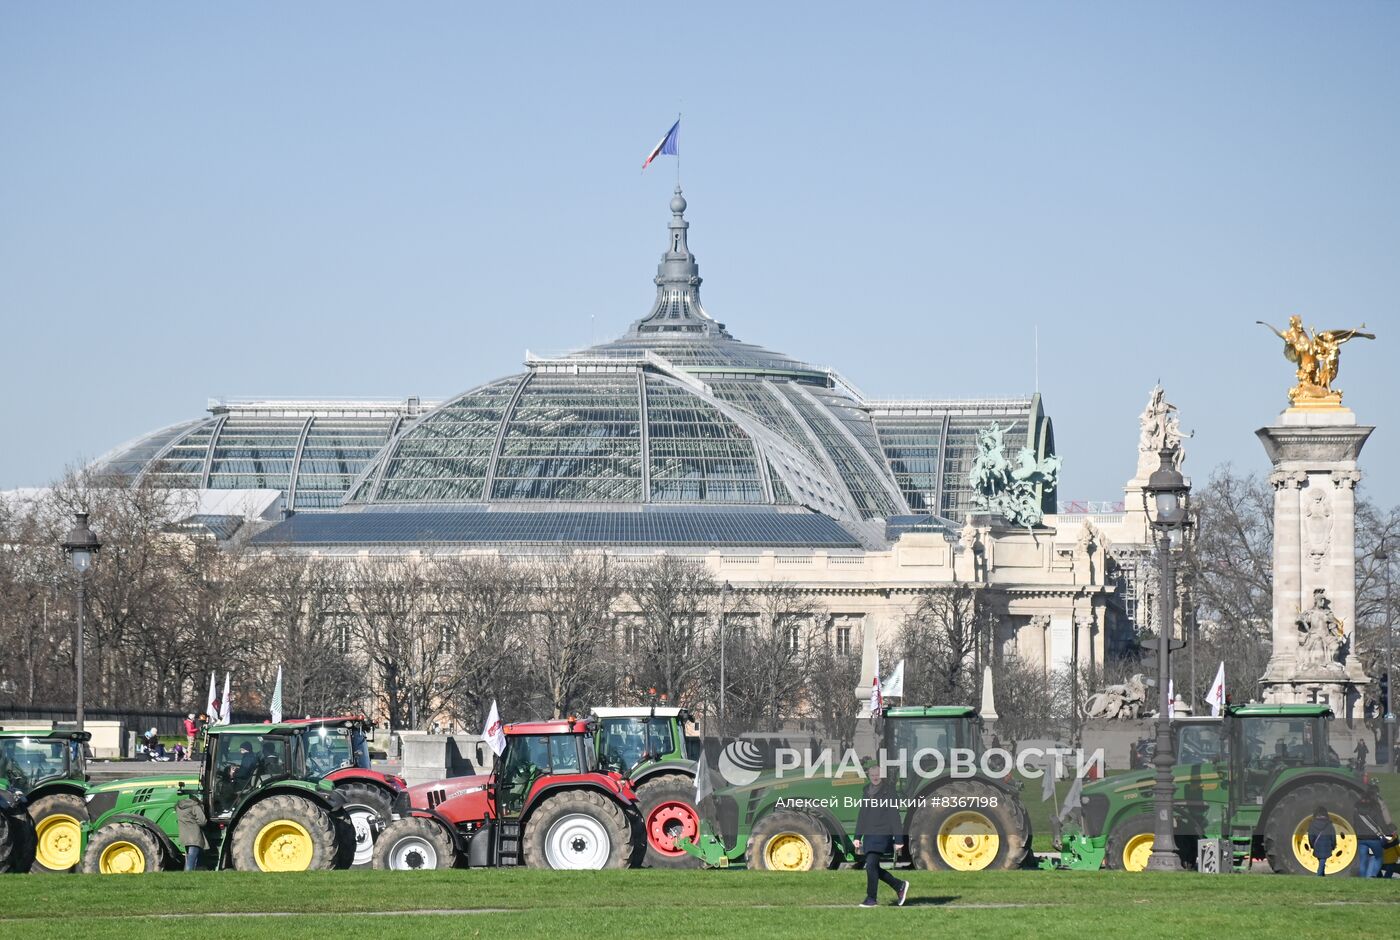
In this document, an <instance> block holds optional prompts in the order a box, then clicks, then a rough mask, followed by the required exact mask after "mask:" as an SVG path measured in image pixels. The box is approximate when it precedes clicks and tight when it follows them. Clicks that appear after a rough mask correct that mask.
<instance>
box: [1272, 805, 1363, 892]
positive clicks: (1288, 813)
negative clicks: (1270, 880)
mask: <svg viewBox="0 0 1400 940" xmlns="http://www.w3.org/2000/svg"><path fill="white" fill-rule="evenodd" d="M1355 805H1356V794H1355V793H1354V792H1353V791H1352V790H1351V789H1350V788H1348V787H1345V786H1341V785H1339V784H1335V783H1305V784H1303V785H1302V786H1300V787H1298V788H1296V789H1295V790H1293V791H1291V792H1289V793H1287V794H1285V795H1284V797H1283V798H1282V799H1280V800H1279V801H1278V802H1277V803H1275V804H1274V808H1273V809H1272V810H1270V811H1269V816H1268V818H1267V819H1265V820H1264V821H1263V825H1262V826H1261V827H1260V828H1262V829H1263V830H1264V854H1265V855H1267V856H1268V858H1269V867H1270V868H1272V869H1273V870H1274V871H1276V872H1280V873H1286V874H1290V875H1315V874H1317V859H1316V858H1314V857H1313V854H1312V844H1311V843H1310V842H1308V825H1309V823H1311V822H1312V815H1313V813H1314V812H1315V811H1316V810H1317V808H1318V807H1319V806H1325V807H1327V813H1328V815H1330V816H1331V817H1332V826H1333V827H1334V828H1335V829H1336V830H1337V847H1336V848H1335V849H1333V850H1332V856H1331V858H1329V859H1328V860H1327V867H1326V868H1325V869H1324V870H1325V871H1326V872H1327V874H1329V875H1349V874H1352V873H1353V870H1354V868H1355V865H1356V859H1357V857H1358V855H1357V851H1356V830H1355V829H1353V828H1352V825H1351V813H1352V809H1353V807H1355Z"/></svg>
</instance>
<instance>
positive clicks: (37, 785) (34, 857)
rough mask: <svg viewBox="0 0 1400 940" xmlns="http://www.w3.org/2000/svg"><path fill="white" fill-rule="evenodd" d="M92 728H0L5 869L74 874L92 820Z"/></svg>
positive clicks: (0, 833)
mask: <svg viewBox="0 0 1400 940" xmlns="http://www.w3.org/2000/svg"><path fill="white" fill-rule="evenodd" d="M91 738H92V735H90V734H88V733H87V732H86V731H0V871H35V872H71V871H73V870H74V868H75V867H76V866H77V864H78V861H79V860H80V858H81V857H82V852H81V845H82V826H83V823H84V822H86V821H87V818H88V815H87V806H86V805H85V804H84V803H83V795H84V794H85V793H86V792H87V769H86V765H85V763H84V760H83V744H84V743H86V742H87V741H88V740H89V739H91Z"/></svg>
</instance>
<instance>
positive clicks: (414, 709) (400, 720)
mask: <svg viewBox="0 0 1400 940" xmlns="http://www.w3.org/2000/svg"><path fill="white" fill-rule="evenodd" d="M423 568H424V566H423V563H422V562H420V561H419V560H417V559H397V558H395V559H382V560H381V559H376V560H374V561H371V562H368V563H365V564H361V565H360V566H359V567H358V568H357V569H356V570H355V572H354V575H355V580H354V582H353V583H352V584H351V585H350V588H349V596H350V598H351V609H352V611H353V613H354V619H353V621H352V622H353V629H354V634H355V640H356V642H357V644H358V647H359V649H360V650H361V651H362V652H363V654H364V655H365V657H366V658H367V659H368V660H369V662H370V664H371V666H372V667H373V669H374V671H375V673H376V674H377V678H378V681H379V693H380V697H381V699H382V701H383V702H384V707H385V711H386V713H387V716H388V719H389V722H390V724H391V725H392V726H393V727H395V728H404V727H408V728H426V727H427V726H428V725H429V724H430V723H431V721H432V720H433V716H434V714H435V712H436V708H437V705H438V704H439V703H440V702H441V701H442V699H443V694H442V693H443V692H444V690H445V689H447V688H448V687H449V684H450V672H451V666H450V661H449V657H450V653H449V650H448V645H447V644H448V640H447V636H446V633H445V631H444V629H443V625H442V622H441V620H440V618H437V617H435V616H434V615H433V614H434V612H433V610H432V593H431V590H430V583H429V582H428V580H427V579H426V578H425V577H424V571H423Z"/></svg>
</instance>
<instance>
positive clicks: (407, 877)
mask: <svg viewBox="0 0 1400 940" xmlns="http://www.w3.org/2000/svg"><path fill="white" fill-rule="evenodd" d="M900 874H901V875H902V876H907V877H909V878H910V879H911V880H912V881H913V892H912V894H911V896H910V901H909V904H908V906H906V907H905V908H902V909H898V908H894V907H891V906H889V903H888V902H889V901H890V899H891V897H892V894H890V893H889V892H888V889H882V891H884V894H883V895H882V897H881V901H882V907H881V908H879V909H877V910H860V909H858V908H856V907H855V905H856V904H857V903H858V902H859V901H860V899H861V897H862V896H863V895H864V875H863V874H861V873H858V872H854V871H837V872H819V873H809V874H784V875H778V874H769V873H760V872H749V871H743V870H715V871H684V872H666V871H609V872H538V871H519V870H490V869H487V870H471V871H447V872H432V873H422V874H417V873H414V874H410V873H390V872H375V871H369V872H360V871H355V872H313V873H306V874H295V875H263V874H256V873H243V872H204V873H198V874H191V875H185V874H183V873H176V872H170V873H164V874H160V875H150V876H145V877H141V878H99V877H95V876H72V877H58V876H43V877H40V876H13V877H9V878H0V936H5V937H23V938H29V937H35V938H43V937H62V938H73V937H78V938H82V940H97V938H105V937H122V938H126V940H129V938H132V937H138V938H140V940H156V938H161V937H188V936H193V935H196V934H200V935H209V936H218V937H224V936H228V937H237V938H239V940H255V938H263V937H275V938H278V940H287V938H291V937H300V936H311V935H314V936H330V935H332V934H333V935H335V936H337V937H360V936H364V937H384V936H389V937H412V938H413V940H427V938H434V937H472V936H484V937H503V936H508V937H556V938H563V937H580V936H586V937H593V936H603V935H611V936H618V937H641V938H646V937H662V936H686V937H692V936H693V937H734V936H746V937H789V936H804V937H809V938H810V937H813V936H817V935H821V936H854V937H874V936H879V937H916V936H917V937H928V936H933V935H940V934H941V935H947V932H950V931H958V932H961V934H962V935H963V936H972V935H974V934H972V933H971V932H972V931H978V932H985V934H984V935H987V936H1032V935H1034V936H1037V937H1075V938H1078V940H1083V938H1084V937H1086V936H1131V937H1133V938H1134V940H1140V938H1146V937H1184V936H1205V935H1207V934H1213V935H1217V936H1225V935H1230V936H1249V937H1270V936H1279V937H1289V938H1296V937H1299V936H1308V935H1325V936H1343V935H1348V934H1350V935H1357V936H1360V935H1369V934H1375V933H1376V932H1378V931H1379V932H1382V933H1384V932H1386V931H1385V930H1384V928H1383V927H1381V926H1380V925H1383V924H1385V923H1395V922H1396V921H1397V918H1400V880H1391V881H1386V880H1361V879H1356V878H1345V879H1343V878H1327V879H1318V878H1307V877H1282V876H1269V875H1223V876H1208V875H1191V874H1183V875H1147V874H1139V875H1129V874H1121V873H1107V872H1101V873H1075V872H1034V871H1024V872H982V873H977V874H960V873H943V872H923V871H917V872H900Z"/></svg>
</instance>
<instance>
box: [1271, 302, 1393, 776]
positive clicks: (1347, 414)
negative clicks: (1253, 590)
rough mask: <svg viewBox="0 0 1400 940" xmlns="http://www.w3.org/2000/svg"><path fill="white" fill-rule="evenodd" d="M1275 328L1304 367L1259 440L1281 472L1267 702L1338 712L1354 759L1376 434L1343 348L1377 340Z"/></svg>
mask: <svg viewBox="0 0 1400 940" xmlns="http://www.w3.org/2000/svg"><path fill="white" fill-rule="evenodd" d="M1265 325H1266V326H1267V325H1268V324H1265ZM1363 326H1364V324H1363ZM1269 328H1270V329H1271V330H1273V332H1274V333H1275V334H1276V335H1278V337H1279V338H1280V339H1282V340H1283V343H1284V355H1285V357H1287V358H1288V360H1289V361H1290V362H1292V363H1294V364H1295V365H1296V366H1297V385H1295V386H1294V387H1293V388H1291V389H1290V390H1289V392H1288V400H1289V403H1290V404H1289V407H1288V408H1287V409H1285V410H1284V411H1283V413H1282V414H1280V415H1279V418H1278V420H1277V421H1276V422H1275V423H1274V424H1271V425H1269V426H1268V427H1264V428H1260V429H1259V430H1258V431H1257V432H1256V433H1257V434H1258V436H1259V440H1260V441H1261V442H1262V443H1263V445H1264V450H1265V451H1266V452H1267V453H1268V455H1269V460H1270V461H1271V462H1272V464H1273V472H1272V473H1271V474H1270V476H1269V482H1270V483H1272V484H1273V487H1274V559H1273V560H1274V565H1273V567H1274V585H1273V587H1274V596H1273V654H1272V656H1271V657H1270V659H1269V665H1268V668H1267V669H1266V670H1265V673H1264V677H1263V680H1262V684H1263V689H1264V693H1263V694H1264V701H1265V702H1269V703H1277V704H1284V703H1301V702H1325V703H1327V704H1329V705H1331V707H1332V711H1333V712H1334V713H1335V714H1336V716H1337V717H1338V718H1339V719H1341V722H1342V723H1343V724H1342V725H1339V726H1338V727H1337V728H1336V729H1335V730H1334V732H1333V735H1332V737H1333V739H1334V745H1333V746H1334V749H1335V750H1336V751H1337V753H1339V754H1343V755H1345V754H1346V753H1347V748H1348V746H1349V743H1348V742H1347V741H1346V738H1348V737H1352V738H1359V736H1360V734H1361V733H1362V732H1363V730H1364V728H1363V725H1362V718H1363V716H1362V704H1361V703H1362V701H1363V692H1362V690H1363V688H1364V686H1365V685H1366V684H1367V683H1369V682H1370V681H1371V680H1370V679H1369V678H1368V677H1367V676H1366V674H1365V671H1364V670H1363V669H1362V666H1361V660H1360V657H1359V656H1357V655H1356V654H1357V652H1358V648H1357V643H1358V639H1359V638H1358V637H1357V634H1356V534H1355V516H1356V503H1355V493H1354V490H1355V487H1356V484H1357V482H1358V481H1359V480H1360V479H1361V472H1360V471H1359V470H1358V469H1357V459H1358V458H1359V456H1360V454H1361V448H1362V446H1364V445H1365V443H1366V439H1367V438H1368V437H1370V435H1371V432H1372V431H1373V430H1375V429H1374V428H1372V427H1367V426H1364V425H1359V424H1358V423H1357V420H1356V414H1355V413H1354V412H1353V411H1352V410H1351V409H1350V408H1347V407H1344V406H1343V405H1342V393H1341V392H1340V391H1339V390H1337V389H1334V388H1333V387H1332V380H1333V379H1335V378H1336V375H1337V369H1338V365H1339V352H1338V349H1339V347H1340V346H1341V344H1342V343H1345V342H1347V341H1348V340H1351V339H1357V338H1364V339H1374V336H1372V335H1371V334H1369V333H1363V332H1361V331H1360V330H1350V329H1348V330H1319V331H1315V332H1311V333H1310V332H1309V331H1308V330H1306V329H1304V327H1303V325H1302V321H1301V319H1300V318H1298V317H1296V316H1295V317H1292V318H1290V320H1289V326H1288V329H1287V330H1283V331H1280V330H1277V329H1274V328H1273V327H1269ZM1350 746H1354V742H1353V743H1351V745H1350Z"/></svg>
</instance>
